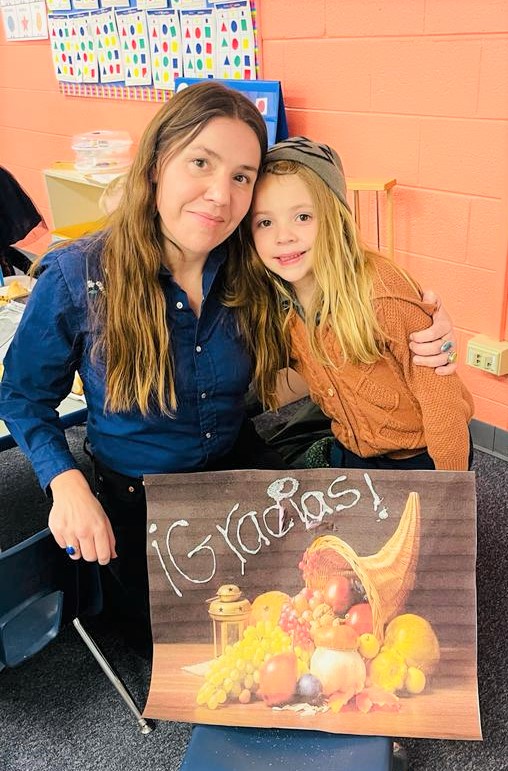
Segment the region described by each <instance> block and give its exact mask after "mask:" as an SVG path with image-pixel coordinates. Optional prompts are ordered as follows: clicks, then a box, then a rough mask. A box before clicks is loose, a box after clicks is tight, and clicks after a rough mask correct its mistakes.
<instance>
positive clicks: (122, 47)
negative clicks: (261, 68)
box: [0, 0, 258, 101]
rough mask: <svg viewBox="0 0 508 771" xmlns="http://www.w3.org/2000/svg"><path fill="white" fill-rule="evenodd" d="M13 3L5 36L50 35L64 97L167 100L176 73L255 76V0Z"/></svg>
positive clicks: (6, 8)
mask: <svg viewBox="0 0 508 771" xmlns="http://www.w3.org/2000/svg"><path fill="white" fill-rule="evenodd" d="M16 2H17V0H0V4H2V17H3V23H4V27H5V32H6V38H7V40H8V41H17V40H26V39H34V38H35V37H49V43H50V47H51V58H52V62H53V67H54V72H55V77H56V79H57V81H58V83H59V87H60V91H61V92H62V93H64V94H66V95H70V96H84V97H86V96H93V97H105V98H108V97H109V98H117V99H134V100H142V101H165V100H167V99H168V98H170V96H171V94H172V93H173V92H174V90H175V80H176V79H177V78H182V77H185V78H193V79H195V78H200V79H201V78H204V79H206V78H220V79H222V80H231V81H251V80H256V79H257V76H258V49H257V30H256V5H255V0H234V1H233V2H220V1H219V0H46V3H45V4H44V2H41V0H34V1H33V2H25V3H22V4H17V5H16ZM6 3H13V5H12V6H11V5H6Z"/></svg>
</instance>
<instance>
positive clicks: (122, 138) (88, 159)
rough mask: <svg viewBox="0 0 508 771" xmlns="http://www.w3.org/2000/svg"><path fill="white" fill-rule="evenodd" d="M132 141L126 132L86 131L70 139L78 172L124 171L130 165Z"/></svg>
mask: <svg viewBox="0 0 508 771" xmlns="http://www.w3.org/2000/svg"><path fill="white" fill-rule="evenodd" d="M131 147H132V139H131V137H130V134H129V133H128V132H127V131H88V132H87V133H85V134H76V136H74V137H73V138H72V149H73V150H74V153H75V155H76V158H75V161H74V167H75V169H77V170H78V171H108V170H109V169H114V170H116V169H124V168H126V167H127V166H128V165H129V164H130V160H131V158H130V152H131Z"/></svg>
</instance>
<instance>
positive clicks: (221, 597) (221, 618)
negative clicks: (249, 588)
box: [208, 584, 250, 658]
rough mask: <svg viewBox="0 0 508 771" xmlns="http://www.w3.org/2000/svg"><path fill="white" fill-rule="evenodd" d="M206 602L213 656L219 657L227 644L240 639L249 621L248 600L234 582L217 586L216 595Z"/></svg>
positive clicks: (232, 643)
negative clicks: (207, 603)
mask: <svg viewBox="0 0 508 771" xmlns="http://www.w3.org/2000/svg"><path fill="white" fill-rule="evenodd" d="M208 602H209V603H210V607H209V608H208V613H209V615H210V618H211V619H212V625H213V652H214V656H215V658H219V656H221V655H222V654H223V653H224V651H225V649H226V646H227V645H234V644H235V643H236V642H238V641H239V640H241V639H242V637H243V632H244V629H245V628H246V627H247V625H248V623H249V616H250V602H249V600H248V599H247V598H246V597H244V596H243V594H242V591H241V590H240V588H239V587H238V586H235V585H234V584H223V586H219V588H218V590H217V596H216V597H212V599H211V600H208Z"/></svg>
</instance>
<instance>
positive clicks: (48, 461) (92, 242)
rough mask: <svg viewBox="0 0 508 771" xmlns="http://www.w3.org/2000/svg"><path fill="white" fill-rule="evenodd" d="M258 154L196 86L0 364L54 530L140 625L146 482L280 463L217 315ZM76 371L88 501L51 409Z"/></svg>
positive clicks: (252, 129) (60, 265) (172, 104)
mask: <svg viewBox="0 0 508 771" xmlns="http://www.w3.org/2000/svg"><path fill="white" fill-rule="evenodd" d="M266 148H267V140H266V128H265V124H264V122H263V119H262V117H261V115H260V114H259V112H258V110H257V109H256V108H255V107H254V105H253V104H252V103H251V102H250V101H249V100H248V99H247V98H246V97H244V96H243V95H241V94H240V93H239V92H236V91H233V90H230V89H227V88H225V87H223V86H221V85H220V84H218V83H214V82H209V81H207V82H203V83H200V84H198V85H194V86H191V87H190V88H188V89H186V90H184V91H182V92H180V93H179V94H177V95H176V96H175V97H174V98H173V99H172V100H171V101H169V102H168V103H167V104H165V105H164V106H163V107H162V108H161V110H160V111H159V112H158V113H157V115H156V116H155V117H154V118H153V120H152V121H151V122H150V124H149V125H148V127H147V129H146V130H145V132H144V134H143V137H142V139H141V142H140V145H139V149H138V152H137V154H136V157H135V159H134V162H133V164H132V167H131V170H130V172H129V175H128V177H127V180H126V183H125V195H124V196H123V197H122V199H121V201H120V203H119V206H118V208H117V209H116V210H115V212H114V213H113V214H112V216H111V218H110V219H109V221H108V224H107V227H106V229H105V230H104V231H103V232H101V233H99V234H97V236H95V237H94V238H90V239H83V240H80V241H77V242H74V243H71V244H69V245H64V246H63V248H60V249H56V250H53V251H52V252H50V253H49V254H48V255H46V257H45V258H44V259H43V261H42V264H41V267H42V268H43V271H42V274H41V276H40V278H39V280H38V282H37V285H36V287H35V289H34V291H33V293H32V296H31V298H30V301H29V303H28V306H27V309H26V311H25V313H24V315H23V319H22V321H21V324H20V327H19V329H18V332H17V334H16V336H15V339H14V341H13V343H12V344H11V347H10V349H9V352H8V354H7V357H6V359H5V375H4V380H3V383H2V387H1V391H0V416H1V417H2V418H3V419H4V420H5V421H6V423H7V425H8V427H9V429H10V431H11V433H12V435H13V436H14V438H15V439H16V441H17V442H18V444H19V445H20V447H21V449H22V450H23V451H24V452H25V453H26V454H27V456H28V457H29V459H30V460H31V462H32V464H33V465H34V468H35V471H36V473H37V475H38V478H39V481H40V483H41V485H42V487H43V488H48V489H49V490H50V491H51V494H52V497H53V506H52V509H51V513H50V516H49V526H50V528H51V531H52V533H53V535H54V537H55V539H56V541H57V542H58V544H59V545H60V546H61V547H62V548H66V547H67V551H68V553H70V555H71V557H72V558H73V559H79V558H80V557H83V558H84V559H85V560H88V561H94V560H98V561H99V563H100V564H101V565H108V567H109V570H110V573H111V575H112V576H113V577H114V579H115V582H116V583H115V586H116V589H117V590H118V597H117V598H116V600H115V601H116V602H117V603H119V602H121V597H123V598H124V600H125V603H124V604H125V607H126V609H127V612H129V613H130V614H131V615H140V614H141V615H144V616H145V617H146V618H148V617H149V615H148V592H147V575H146V555H145V529H146V504H145V497H144V491H143V486H142V475H143V474H145V473H168V472H177V471H204V470H210V469H218V468H239V467H249V466H250V467H253V466H254V467H255V466H257V467H259V466H260V465H261V466H264V467H265V468H267V467H271V468H274V467H281V465H282V463H281V461H280V460H279V459H278V456H277V455H273V454H272V453H271V452H270V451H269V450H268V448H266V447H265V446H264V445H262V443H261V442H260V440H259V439H258V438H257V437H256V434H255V432H254V430H253V429H252V427H251V424H250V423H248V422H246V420H245V412H244V406H243V399H244V394H245V392H246V390H247V387H248V384H249V381H250V377H251V361H250V357H249V355H248V353H247V349H246V346H245V345H244V343H243V341H242V340H241V338H240V336H239V333H238V330H237V325H236V322H235V311H233V310H232V309H230V308H227V307H226V306H225V305H224V304H223V303H222V297H223V294H224V293H225V292H224V289H225V287H226V286H228V285H230V284H231V282H232V279H233V277H234V275H235V272H237V271H238V270H239V269H240V266H239V262H238V261H239V253H240V250H239V249H238V248H237V241H236V238H233V237H232V236H233V234H234V233H235V231H236V228H237V226H238V225H239V223H240V222H241V220H242V219H243V217H244V216H245V215H246V213H247V211H248V209H249V206H250V203H251V199H252V194H253V189H254V183H255V181H256V177H257V173H258V170H259V167H260V163H261V158H262V156H263V155H264V153H265V152H266ZM446 331H448V324H447V321H446V320H445V323H444V329H443V328H441V331H439V330H438V334H442V333H444V332H446ZM429 339H432V337H431V338H429ZM426 345H427V346H428V345H429V344H428V343H427V344H426ZM439 345H440V343H439V342H438V343H437V344H436V345H434V346H430V348H431V350H430V353H439ZM428 352H429V351H427V350H423V351H422V353H424V354H426V353H428ZM443 359H444V360H443ZM445 359H446V357H443V356H441V357H438V360H437V361H435V362H434V361H432V364H431V366H436V365H439V364H441V365H442V364H444V363H445ZM75 370H78V371H79V373H80V376H81V379H82V381H83V383H84V390H85V395H86V399H87V405H88V425H87V433H88V439H89V443H90V448H91V452H92V454H93V456H94V459H95V463H94V465H95V491H94V492H95V494H94V492H92V491H91V490H90V487H89V485H88V484H87V481H86V479H85V478H84V476H83V475H82V474H81V472H80V471H79V470H78V469H77V465H76V462H75V460H74V458H73V457H72V455H71V454H70V451H69V448H68V446H67V443H66V441H65V435H64V433H63V432H62V431H61V430H60V427H59V425H58V420H57V413H56V411H55V410H56V406H57V405H58V403H59V402H60V401H61V399H62V398H63V397H65V395H66V394H67V393H68V392H69V391H70V389H71V385H72V380H73V376H74V371H75ZM117 555H118V558H117ZM112 558H115V559H112ZM110 560H112V561H111V562H110Z"/></svg>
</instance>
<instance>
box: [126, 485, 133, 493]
mask: <svg viewBox="0 0 508 771" xmlns="http://www.w3.org/2000/svg"><path fill="white" fill-rule="evenodd" d="M127 489H128V491H129V492H130V493H133V492H134V488H133V486H132V485H129V487H128V488H127Z"/></svg>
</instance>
